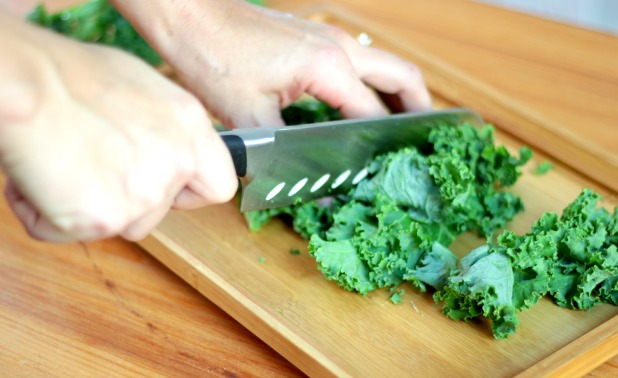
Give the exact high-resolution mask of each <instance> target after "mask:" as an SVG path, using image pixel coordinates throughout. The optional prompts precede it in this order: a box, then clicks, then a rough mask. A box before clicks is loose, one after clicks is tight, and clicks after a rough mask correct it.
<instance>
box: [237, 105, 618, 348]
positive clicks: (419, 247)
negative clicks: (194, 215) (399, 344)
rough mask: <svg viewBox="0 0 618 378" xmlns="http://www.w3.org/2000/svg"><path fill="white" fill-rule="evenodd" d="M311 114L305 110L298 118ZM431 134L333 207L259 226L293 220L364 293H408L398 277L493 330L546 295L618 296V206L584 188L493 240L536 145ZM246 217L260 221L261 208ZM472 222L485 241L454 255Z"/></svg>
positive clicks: (321, 260)
mask: <svg viewBox="0 0 618 378" xmlns="http://www.w3.org/2000/svg"><path fill="white" fill-rule="evenodd" d="M301 106H304V109H305V110H306V109H307V107H306V104H303V105H301ZM313 109H319V107H318V106H315V107H314V108H313ZM319 111H321V110H319ZM310 115H311V112H310V111H308V112H305V113H303V117H304V118H302V122H308V123H310V122H311V119H310V118H311V117H309V116H310ZM321 117H326V118H328V117H329V116H324V114H321V115H319V117H318V118H319V119H323V118H321ZM429 140H430V143H431V145H432V147H431V148H430V149H429V150H428V151H419V150H417V149H415V148H404V149H402V150H399V151H395V152H392V153H389V154H385V155H382V156H378V157H376V159H375V160H374V161H373V162H372V163H371V164H370V165H369V167H368V171H369V175H368V177H367V178H366V179H364V180H363V181H361V182H360V183H359V184H358V185H357V186H356V188H354V189H353V190H352V191H351V192H350V193H348V194H347V195H344V196H339V197H336V198H334V199H333V205H332V207H328V208H324V207H321V206H319V205H316V203H315V202H310V203H304V204H303V203H300V204H296V205H294V206H290V207H287V208H282V209H274V210H267V211H264V212H257V213H262V215H259V217H260V218H259V219H260V222H259V226H262V225H263V224H264V223H265V222H267V221H268V219H270V218H271V217H273V216H277V215H282V214H284V215H285V216H286V217H291V218H292V219H293V224H294V227H295V229H297V230H301V232H302V233H303V235H304V237H306V238H309V239H310V241H309V253H310V255H311V256H313V257H314V258H315V259H316V261H317V262H318V267H319V269H320V270H321V271H322V273H323V274H324V276H325V277H326V278H327V279H329V280H334V281H336V282H337V284H339V285H340V286H342V287H343V288H345V289H347V290H353V291H357V292H359V293H361V294H366V293H368V292H370V291H372V290H375V289H376V288H381V287H385V288H390V290H391V293H394V294H392V295H391V301H393V303H398V302H400V301H401V297H400V294H399V291H396V290H395V289H396V288H397V287H398V285H400V284H401V283H403V282H410V283H412V284H413V285H415V286H417V287H418V288H419V289H420V290H421V291H425V290H427V289H428V288H434V289H435V293H434V299H435V300H436V302H442V303H443V311H444V313H445V314H446V315H447V316H448V317H450V318H452V319H455V320H470V319H472V318H476V317H481V316H482V317H485V318H486V319H488V320H490V321H491V324H492V333H493V335H494V337H496V338H498V339H502V338H506V337H508V336H509V335H510V334H512V333H514V332H515V330H516V328H517V326H518V324H519V320H518V316H517V313H518V312H520V311H522V310H524V309H527V308H530V307H531V306H532V305H534V304H535V303H536V302H537V301H538V300H539V299H540V298H542V297H543V296H545V295H548V296H550V297H552V298H554V300H555V301H556V303H557V304H558V305H560V306H565V307H569V308H579V309H588V308H591V307H592V306H594V305H595V304H596V303H600V302H605V303H611V304H614V305H616V304H618V251H617V244H618V215H617V213H618V210H617V209H614V214H613V216H612V215H610V213H609V212H608V211H607V210H605V209H603V208H598V207H597V204H598V200H599V199H600V196H599V195H598V194H595V193H593V192H592V191H590V190H584V191H583V192H582V193H581V195H580V196H579V197H578V198H577V199H576V200H575V201H574V202H573V203H572V204H570V205H569V206H568V207H567V208H566V209H565V210H564V212H563V214H562V216H561V217H558V215H557V214H554V213H546V214H544V215H543V216H542V217H541V218H540V219H539V220H538V221H537V222H536V223H535V224H534V226H533V227H532V228H531V231H530V232H529V233H528V234H525V235H516V234H514V233H513V232H510V231H504V232H503V233H502V234H501V235H499V236H498V237H497V238H496V239H495V241H494V240H493V237H492V235H495V234H496V233H497V231H498V230H500V229H501V228H503V227H504V226H505V225H506V224H507V223H508V222H509V221H510V220H511V219H512V218H513V217H514V216H515V215H516V214H517V213H518V212H520V211H522V210H523V204H522V202H521V200H520V199H519V198H518V197H517V196H515V195H514V194H513V193H510V192H507V191H505V190H504V188H506V187H508V186H511V185H513V184H514V183H515V181H516V180H517V178H518V177H519V175H520V172H521V170H520V168H521V166H522V165H523V164H525V163H526V162H527V161H528V160H529V159H530V157H531V155H532V153H531V151H530V150H529V149H528V148H525V147H524V148H522V149H520V151H519V155H520V156H519V157H516V156H513V155H511V154H510V153H509V152H508V151H507V150H506V149H505V148H504V147H499V146H496V145H495V141H494V134H493V129H492V128H491V127H485V128H483V129H480V130H479V129H477V128H474V127H472V126H469V125H461V126H457V127H453V126H449V125H445V126H443V127H439V128H437V129H436V130H434V131H432V133H431V135H430V139H429ZM320 209H323V210H321V211H320ZM324 209H327V210H324ZM316 214H319V216H316ZM247 217H248V220H249V221H250V222H249V223H250V224H252V223H253V224H254V226H255V224H257V223H256V222H255V221H252V218H258V214H247ZM253 228H255V227H253ZM466 231H473V232H476V233H478V234H480V235H485V236H489V238H488V242H487V244H486V245H484V246H481V247H479V248H477V249H475V250H473V251H471V252H470V253H469V254H467V255H466V256H465V257H464V258H462V259H461V260H460V261H458V260H457V258H456V257H455V255H454V254H453V253H451V252H450V251H449V249H448V248H447V247H448V246H449V245H450V244H451V243H452V242H453V241H454V240H455V238H456V237H457V236H458V235H459V234H461V233H463V232H466Z"/></svg>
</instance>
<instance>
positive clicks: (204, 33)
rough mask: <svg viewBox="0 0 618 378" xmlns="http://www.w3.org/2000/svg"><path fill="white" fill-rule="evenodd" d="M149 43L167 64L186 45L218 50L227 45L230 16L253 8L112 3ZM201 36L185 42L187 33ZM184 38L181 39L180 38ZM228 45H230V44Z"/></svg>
mask: <svg viewBox="0 0 618 378" xmlns="http://www.w3.org/2000/svg"><path fill="white" fill-rule="evenodd" d="M110 3H111V4H112V5H113V6H114V7H115V8H116V9H117V10H118V11H119V12H120V13H121V14H122V15H123V16H124V17H125V18H126V19H127V20H128V21H129V22H130V23H131V25H133V27H134V28H135V29H136V30H137V31H138V32H139V33H140V34H141V35H142V37H143V38H144V39H146V41H148V43H149V44H150V45H151V46H153V47H154V48H155V50H157V52H159V54H161V55H162V56H163V57H164V58H165V59H166V60H168V61H169V60H173V59H170V58H173V57H174V54H177V53H179V49H181V48H182V47H181V46H178V44H179V41H182V42H183V43H187V44H189V43H200V44H202V45H203V46H204V48H205V49H206V48H209V49H210V48H216V45H218V44H220V43H225V41H221V39H225V38H224V37H223V34H224V33H221V31H223V30H225V29H226V28H229V26H230V25H229V24H230V20H231V16H232V15H233V14H235V13H238V12H242V11H246V10H247V9H251V8H254V7H253V6H251V5H250V4H248V3H247V2H246V1H244V0H200V1H195V0H176V1H169V0H141V1H140V0H137V1H136V0H134V1H128V0H110ZM189 30H194V31H196V32H197V33H198V35H196V38H199V41H186V40H185V39H184V36H185V35H186V34H187V31H189ZM180 34H183V36H182V37H179V35H180ZM228 42H229V41H228Z"/></svg>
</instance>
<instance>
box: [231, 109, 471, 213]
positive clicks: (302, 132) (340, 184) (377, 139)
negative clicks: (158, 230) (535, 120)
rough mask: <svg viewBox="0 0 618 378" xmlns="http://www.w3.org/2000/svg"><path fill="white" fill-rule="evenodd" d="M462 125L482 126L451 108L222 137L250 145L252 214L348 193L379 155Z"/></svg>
mask: <svg viewBox="0 0 618 378" xmlns="http://www.w3.org/2000/svg"><path fill="white" fill-rule="evenodd" d="M464 122H468V123H471V124H473V125H478V126H480V125H482V124H483V121H482V119H481V117H480V116H479V115H478V114H476V113H474V112H471V111H470V110H467V109H449V110H443V111H435V112H424V113H411V114H398V115H392V116H388V117H384V118H379V119H359V120H345V121H336V122H325V123H319V124H311V125H302V126H292V127H286V128H279V129H267V128H259V129H241V130H232V131H226V132H223V133H221V134H222V135H236V136H239V137H240V138H241V139H242V140H243V142H244V145H245V146H246V154H247V156H246V160H247V166H246V168H247V169H246V174H245V175H244V177H241V182H242V186H243V189H242V202H241V210H242V211H248V210H258V209H267V208H273V207H279V206H285V205H290V204H292V203H294V202H295V201H297V200H299V199H300V200H303V201H307V200H311V199H315V198H320V197H324V196H327V195H329V194H332V193H334V192H335V191H347V190H349V189H350V188H351V187H352V186H353V185H355V184H356V183H358V182H359V181H360V180H361V179H362V178H364V175H366V173H367V171H366V166H367V164H368V163H369V162H370V161H371V160H372V159H373V158H374V157H375V156H376V155H378V154H381V153H384V152H387V151H391V150H395V149H399V148H403V147H405V146H411V145H414V146H418V147H422V146H423V145H424V144H426V143H427V137H428V134H429V131H430V130H431V129H432V128H434V127H436V126H438V125H443V124H451V125H458V124H461V123H464Z"/></svg>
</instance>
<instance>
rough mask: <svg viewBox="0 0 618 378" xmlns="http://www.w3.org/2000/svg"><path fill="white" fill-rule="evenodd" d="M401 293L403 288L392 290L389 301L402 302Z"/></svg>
mask: <svg viewBox="0 0 618 378" xmlns="http://www.w3.org/2000/svg"><path fill="white" fill-rule="evenodd" d="M402 295H403V289H401V290H397V291H394V292H393V294H392V295H391V297H390V300H391V302H393V304H399V303H401V302H402V299H401V296H402Z"/></svg>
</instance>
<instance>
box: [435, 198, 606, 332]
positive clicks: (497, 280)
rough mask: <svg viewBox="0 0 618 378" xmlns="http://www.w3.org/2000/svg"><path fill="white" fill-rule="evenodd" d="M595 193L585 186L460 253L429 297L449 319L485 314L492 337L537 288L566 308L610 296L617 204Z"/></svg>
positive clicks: (531, 300)
mask: <svg viewBox="0 0 618 378" xmlns="http://www.w3.org/2000/svg"><path fill="white" fill-rule="evenodd" d="M599 199H600V196H599V195H598V194H596V193H593V192H592V191H590V190H588V189H586V190H584V191H582V193H581V194H580V195H579V196H578V197H577V198H576V199H575V200H574V201H573V202H572V203H571V204H570V205H569V206H567V207H566V209H565V210H564V212H563V214H562V216H561V217H560V218H558V216H557V215H556V214H554V213H546V214H544V215H543V216H542V217H541V218H540V219H539V220H538V221H537V222H536V223H535V224H534V226H533V227H532V229H531V231H530V232H529V233H528V234H526V235H522V236H519V235H515V234H514V233H512V232H509V231H505V232H504V233H503V234H502V235H500V236H499V237H498V238H497V242H496V243H490V244H488V245H486V246H483V247H480V248H478V249H476V250H475V251H472V252H470V253H469V254H468V255H467V256H465V257H464V258H463V259H461V261H460V263H459V264H458V266H457V267H455V268H453V270H452V272H451V275H450V277H449V278H448V283H447V285H445V286H444V287H442V288H440V289H439V290H438V291H437V292H436V293H435V295H434V298H435V299H436V301H443V302H444V307H443V311H444V313H445V314H446V315H447V316H449V317H451V318H453V319H456V320H468V319H470V318H474V317H477V316H481V315H482V316H484V317H486V318H487V319H490V320H491V321H492V332H493V334H494V336H495V337H496V338H506V337H508V335H510V334H512V333H514V332H515V328H516V327H517V324H518V321H517V315H516V312H518V311H521V310H523V309H527V308H529V307H530V306H532V305H533V304H535V303H536V302H537V301H538V300H539V299H540V298H541V297H542V296H544V295H549V296H551V297H553V298H554V300H555V301H556V303H557V304H558V305H560V306H564V307H568V308H574V309H589V308H591V307H592V306H594V305H595V304H597V303H600V302H606V303H611V304H614V305H616V304H618V301H617V299H618V249H617V240H618V229H617V227H616V224H617V223H618V208H616V209H614V215H613V216H611V215H610V213H609V212H608V211H607V210H606V209H604V208H602V207H597V205H598V201H599Z"/></svg>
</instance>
